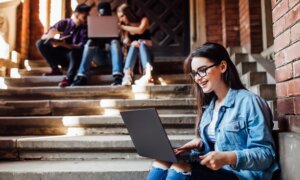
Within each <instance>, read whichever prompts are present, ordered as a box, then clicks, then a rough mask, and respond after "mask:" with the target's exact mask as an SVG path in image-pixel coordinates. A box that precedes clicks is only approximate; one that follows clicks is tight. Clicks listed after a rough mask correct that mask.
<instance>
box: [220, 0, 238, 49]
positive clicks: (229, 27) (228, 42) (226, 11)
mask: <svg viewBox="0 0 300 180" xmlns="http://www.w3.org/2000/svg"><path fill="white" fill-rule="evenodd" d="M239 24H240V22H239V0H222V34H223V45H224V46H226V47H228V46H240V31H239V29H240V25H239Z"/></svg>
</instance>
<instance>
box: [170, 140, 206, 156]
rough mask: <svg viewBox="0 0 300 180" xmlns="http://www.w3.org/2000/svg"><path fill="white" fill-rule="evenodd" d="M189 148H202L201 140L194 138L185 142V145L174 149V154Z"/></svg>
mask: <svg viewBox="0 0 300 180" xmlns="http://www.w3.org/2000/svg"><path fill="white" fill-rule="evenodd" d="M191 149H198V150H201V149H202V141H201V139H200V138H194V139H193V140H191V141H190V142H188V143H186V144H185V145H183V146H181V147H179V148H176V149H174V152H175V154H176V155H178V154H180V153H182V152H186V151H190V150H191Z"/></svg>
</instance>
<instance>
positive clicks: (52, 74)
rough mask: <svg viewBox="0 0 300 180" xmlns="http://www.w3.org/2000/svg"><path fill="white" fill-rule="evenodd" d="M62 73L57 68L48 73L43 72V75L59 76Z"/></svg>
mask: <svg viewBox="0 0 300 180" xmlns="http://www.w3.org/2000/svg"><path fill="white" fill-rule="evenodd" d="M59 75H63V73H62V72H61V71H60V70H59V69H53V70H52V71H51V72H50V73H44V74H43V76H59Z"/></svg>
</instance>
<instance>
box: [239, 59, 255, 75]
mask: <svg viewBox="0 0 300 180" xmlns="http://www.w3.org/2000/svg"><path fill="white" fill-rule="evenodd" d="M236 68H237V70H238V73H239V75H240V76H242V75H244V74H246V73H247V72H249V71H250V72H255V71H257V64H256V62H241V63H239V64H238V65H236Z"/></svg>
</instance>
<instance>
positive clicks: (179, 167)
mask: <svg viewBox="0 0 300 180" xmlns="http://www.w3.org/2000/svg"><path fill="white" fill-rule="evenodd" d="M170 168H171V169H174V170H175V171H177V172H183V173H186V172H192V167H191V165H190V164H188V163H174V164H172V166H171V167H170Z"/></svg>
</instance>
